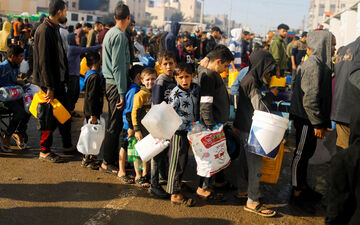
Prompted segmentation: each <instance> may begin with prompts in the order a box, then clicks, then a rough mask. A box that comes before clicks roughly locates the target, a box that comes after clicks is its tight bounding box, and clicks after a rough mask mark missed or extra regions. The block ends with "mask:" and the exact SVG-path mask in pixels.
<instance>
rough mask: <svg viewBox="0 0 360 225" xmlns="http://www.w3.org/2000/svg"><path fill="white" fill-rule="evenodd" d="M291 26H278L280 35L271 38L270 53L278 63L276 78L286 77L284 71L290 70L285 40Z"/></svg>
mask: <svg viewBox="0 0 360 225" xmlns="http://www.w3.org/2000/svg"><path fill="white" fill-rule="evenodd" d="M288 30H289V26H288V25H286V24H280V25H279V26H278V34H277V35H275V36H274V37H272V38H271V44H270V49H269V51H270V53H271V55H272V56H273V58H274V59H275V62H276V67H275V69H276V76H277V77H280V76H283V75H284V71H285V70H287V69H288V66H287V57H286V48H285V41H284V39H285V38H286V36H287V32H288Z"/></svg>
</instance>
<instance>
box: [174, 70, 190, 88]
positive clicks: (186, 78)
mask: <svg viewBox="0 0 360 225" xmlns="http://www.w3.org/2000/svg"><path fill="white" fill-rule="evenodd" d="M192 79H193V75H192V74H189V73H187V72H185V71H183V72H181V73H180V74H179V75H176V76H175V80H176V81H177V82H178V83H179V85H180V86H181V87H182V88H184V89H189V88H190V85H191V81H192Z"/></svg>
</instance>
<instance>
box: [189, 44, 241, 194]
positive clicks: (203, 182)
mask: <svg viewBox="0 0 360 225" xmlns="http://www.w3.org/2000/svg"><path fill="white" fill-rule="evenodd" d="M207 57H208V59H209V62H208V63H207V65H206V66H205V67H202V66H200V67H199V69H198V71H199V80H200V121H201V122H202V123H203V124H204V125H205V126H206V127H208V128H210V129H212V128H213V127H214V126H216V125H217V124H219V123H222V124H225V123H226V122H228V120H229V111H230V102H229V95H228V93H227V90H226V87H225V85H224V82H223V80H222V78H221V76H220V74H221V73H222V72H224V71H225V70H226V69H227V68H228V67H229V64H230V62H231V61H232V60H234V56H233V54H232V53H231V51H230V50H229V49H228V48H227V47H226V46H224V45H219V46H217V47H216V48H215V49H214V50H213V51H211V52H210V53H209V54H208V55H207ZM217 176H219V177H221V176H220V175H217ZM196 193H197V195H198V196H199V197H201V198H205V199H209V198H214V197H217V196H215V195H214V194H213V193H212V191H211V189H210V186H209V178H204V177H201V178H200V184H199V187H198V189H197V191H196ZM219 197H220V195H219Z"/></svg>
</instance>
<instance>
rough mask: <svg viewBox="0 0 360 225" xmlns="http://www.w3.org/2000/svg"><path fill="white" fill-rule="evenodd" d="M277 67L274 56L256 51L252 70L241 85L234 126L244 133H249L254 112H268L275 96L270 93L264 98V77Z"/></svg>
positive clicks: (253, 54) (251, 61)
mask: <svg viewBox="0 0 360 225" xmlns="http://www.w3.org/2000/svg"><path fill="white" fill-rule="evenodd" d="M274 65H275V60H274V58H273V57H272V55H271V54H270V53H269V52H267V51H263V50H260V49H259V50H256V51H254V52H253V53H252V54H251V57H250V69H249V72H248V73H247V74H246V75H245V77H244V78H243V80H242V81H241V83H240V88H239V98H238V109H237V110H236V117H235V121H234V126H235V127H236V128H238V129H239V130H240V131H242V132H244V133H249V132H250V129H251V124H252V116H253V114H254V110H261V111H268V109H270V106H271V103H272V101H273V100H274V99H275V96H274V95H273V94H272V93H271V92H270V93H269V94H267V95H265V96H263V95H262V88H263V86H264V82H263V77H264V75H266V74H267V73H265V72H266V71H270V70H271V67H273V66H274Z"/></svg>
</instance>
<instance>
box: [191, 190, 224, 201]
mask: <svg viewBox="0 0 360 225" xmlns="http://www.w3.org/2000/svg"><path fill="white" fill-rule="evenodd" d="M196 195H197V196H198V197H199V198H200V199H203V200H206V201H209V200H214V201H224V200H225V198H224V195H223V194H222V193H215V192H211V194H209V195H208V196H203V195H199V194H198V193H196Z"/></svg>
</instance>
